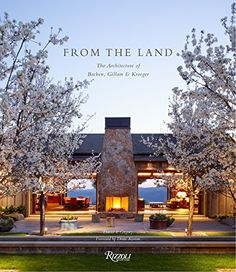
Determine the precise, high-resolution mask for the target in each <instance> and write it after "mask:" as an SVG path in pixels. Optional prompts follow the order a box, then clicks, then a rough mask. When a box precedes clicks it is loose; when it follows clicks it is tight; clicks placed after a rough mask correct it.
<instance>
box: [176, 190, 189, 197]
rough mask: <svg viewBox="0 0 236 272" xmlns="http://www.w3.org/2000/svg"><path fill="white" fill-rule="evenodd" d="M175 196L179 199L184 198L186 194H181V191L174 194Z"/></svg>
mask: <svg viewBox="0 0 236 272" xmlns="http://www.w3.org/2000/svg"><path fill="white" fill-rule="evenodd" d="M176 196H177V197H179V198H186V196H187V193H186V192H181V191H179V192H178V193H177V194H176Z"/></svg>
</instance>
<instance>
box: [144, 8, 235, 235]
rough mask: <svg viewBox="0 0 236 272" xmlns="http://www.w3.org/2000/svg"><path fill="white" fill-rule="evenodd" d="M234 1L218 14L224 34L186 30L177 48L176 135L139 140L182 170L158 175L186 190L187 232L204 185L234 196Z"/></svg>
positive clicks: (173, 107)
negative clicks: (181, 86)
mask: <svg viewBox="0 0 236 272" xmlns="http://www.w3.org/2000/svg"><path fill="white" fill-rule="evenodd" d="M235 14H236V6H235V3H234V4H233V5H232V15H231V18H230V21H229V22H228V20H227V17H225V18H223V19H222V20H221V22H222V25H223V27H224V31H225V37H226V39H227V43H226V45H219V44H218V40H217V38H216V37H215V36H214V34H206V35H205V34H204V31H201V33H200V37H199V38H198V37H197V32H196V30H195V29H193V30H192V34H191V37H190V36H187V41H186V44H185V48H184V50H182V52H181V53H180V54H179V56H180V57H181V58H182V60H183V62H184V67H183V66H180V67H178V71H179V74H180V76H181V77H182V79H183V80H184V81H185V82H186V90H182V89H179V88H177V87H176V88H174V89H173V99H172V101H171V104H170V112H169V115H170V117H171V122H169V124H168V127H169V129H170V130H171V132H172V133H173V136H174V138H175V140H173V138H172V139H169V140H163V139H162V140H161V141H160V142H158V143H155V142H153V140H151V139H149V140H148V139H147V140H144V143H145V144H147V145H149V146H152V147H153V148H154V150H155V153H156V154H159V153H160V152H161V153H164V154H165V156H166V157H167V160H168V162H169V163H170V164H172V165H173V166H174V167H175V168H176V169H177V170H178V171H179V172H181V175H179V174H177V175H173V176H172V177H168V176H165V175H163V179H164V180H165V181H166V182H167V183H168V184H172V185H173V184H177V185H178V184H181V186H184V188H185V189H186V190H187V191H188V193H189V198H190V208H189V220H188V227H187V234H188V235H191V234H192V221H193V211H194V195H195V194H197V193H198V192H199V191H200V190H203V189H209V190H217V191H219V192H224V193H225V194H227V195H228V196H230V197H231V198H232V199H233V200H234V201H235V177H236V169H235V158H236V145H235V120H236V119H235V116H236V84H235V83H236V27H235Z"/></svg>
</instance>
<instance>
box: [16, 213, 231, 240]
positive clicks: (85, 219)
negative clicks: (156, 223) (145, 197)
mask: <svg viewBox="0 0 236 272" xmlns="http://www.w3.org/2000/svg"><path fill="white" fill-rule="evenodd" d="M76 215H77V216H78V228H77V229H76V230H69V231H65V230H60V225H59V220H60V218H61V217H62V216H61V214H47V215H46V228H47V234H48V235H60V234H61V233H65V232H66V233H70V232H73V233H74V232H78V233H84V232H86V233H87V232H101V233H102V232H108V233H110V232H112V233H114V232H117V233H120V232H123V233H127V234H128V233H132V232H145V233H155V232H160V230H153V229H150V228H149V220H148V217H149V214H145V216H144V221H143V222H134V219H115V226H114V227H107V226H106V219H101V221H100V222H99V223H93V222H92V216H91V214H88V213H86V214H83V213H81V214H78V213H77V214H76ZM174 218H175V222H174V223H173V224H172V225H171V226H170V227H168V228H167V229H163V230H161V232H168V233H169V234H170V235H173V236H180V235H185V228H186V223H187V215H175V216H174ZM193 231H194V233H193V234H194V235H200V236H201V235H202V236H204V235H206V232H233V231H234V229H233V228H232V226H228V225H223V224H221V223H219V222H218V221H217V220H215V219H210V218H207V217H204V216H201V215H195V216H194V223H193ZM11 232H24V233H29V234H37V233H39V215H31V216H30V217H27V218H25V219H24V220H21V221H17V222H16V227H15V228H14V229H12V231H11Z"/></svg>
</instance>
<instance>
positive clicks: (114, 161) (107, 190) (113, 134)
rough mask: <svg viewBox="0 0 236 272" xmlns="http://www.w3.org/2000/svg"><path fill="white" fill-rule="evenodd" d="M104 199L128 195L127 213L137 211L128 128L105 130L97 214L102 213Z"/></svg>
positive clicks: (136, 185)
mask: <svg viewBox="0 0 236 272" xmlns="http://www.w3.org/2000/svg"><path fill="white" fill-rule="evenodd" d="M107 196H128V197H129V205H128V211H129V212H136V211H137V199H138V184H137V171H136V168H135V164H134V158H133V144H132V138H131V134H130V129H129V128H106V129H105V135H104V140H103V148H102V167H101V171H100V173H99V175H98V177H97V209H98V211H99V212H104V211H105V207H106V197H107Z"/></svg>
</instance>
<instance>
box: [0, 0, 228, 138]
mask: <svg viewBox="0 0 236 272" xmlns="http://www.w3.org/2000/svg"><path fill="white" fill-rule="evenodd" d="M232 3H233V1H232V0H224V1H223V0H195V1H189V0H180V1H170V0H169V1H164V0H128V1H125V0H114V1H110V0H74V1H72V0H67V1H66V0H50V1H46V0H40V1H32V0H31V1H30V0H21V1H17V0H0V16H1V17H2V15H3V13H4V11H6V12H8V13H9V15H10V17H11V18H14V19H17V20H22V21H24V22H26V21H30V20H34V19H37V18H39V17H41V18H43V19H44V20H45V22H44V24H43V26H42V27H41V34H40V37H39V38H38V39H39V41H40V42H42V43H43V41H46V39H47V37H48V35H49V34H50V31H51V26H53V27H54V29H55V31H56V29H57V28H59V27H61V28H62V29H63V34H64V35H68V36H69V37H70V39H69V42H68V43H67V44H65V45H63V46H59V47H57V48H55V47H51V48H50V49H49V59H48V63H49V65H50V67H51V70H50V76H51V77H52V78H53V79H54V81H58V80H62V81H63V80H64V78H65V77H73V78H74V79H78V80H84V79H87V80H92V79H94V80H93V81H92V82H91V84H90V87H89V88H88V89H87V90H86V92H87V93H88V94H89V101H88V102H87V104H86V105H84V107H83V109H82V113H83V114H84V115H87V114H93V113H95V116H94V117H93V118H92V119H91V120H90V122H89V126H88V128H87V129H86V132H90V133H103V132H104V117H113V116H114V117H115V116H116V117H117V116H119V117H122V116H123V117H131V131H132V132H133V133H142V132H143V133H150V132H153V133H159V132H167V128H166V126H165V124H164V121H168V117H167V116H168V103H169V101H168V99H169V97H170V96H171V89H172V88H173V87H175V86H180V87H181V86H182V87H184V85H183V82H182V80H181V78H180V77H179V75H178V72H177V70H176V69H177V67H178V66H179V65H181V64H182V63H181V59H180V58H179V57H177V56H176V53H177V52H179V51H181V49H183V47H184V43H185V37H186V35H187V34H190V32H191V29H192V28H193V27H195V28H196V29H197V30H198V31H199V32H200V30H202V29H204V30H205V31H206V32H212V33H214V34H216V35H217V36H218V38H219V40H220V41H222V40H224V35H223V28H222V26H221V23H220V19H221V18H223V17H224V16H229V15H230V7H231V4H232ZM72 48H74V49H76V50H77V52H79V51H80V49H83V48H84V49H85V48H86V49H88V52H91V49H94V50H97V49H98V50H99V53H100V54H99V56H90V55H88V56H80V55H79V56H73V57H72V56H70V54H69V53H70V52H71V49H72ZM107 48H112V49H115V48H117V49H127V50H128V55H130V56H123V57H121V56H114V55H112V56H108V55H107V51H106V49H107ZM155 48H156V49H158V50H160V49H163V51H164V49H166V48H170V49H171V50H172V51H173V54H172V55H171V56H156V57H155V56H150V54H149V56H145V54H146V53H147V51H148V49H150V51H149V53H150V52H152V53H153V52H154V50H155ZM64 49H68V51H67V52H69V53H68V54H67V56H64ZM138 49H140V55H144V56H138ZM82 53H83V54H85V53H86V50H83V51H82ZM123 53H124V51H123ZM99 63H100V64H102V65H104V66H107V65H109V64H111V65H125V64H127V65H131V66H133V68H102V67H100V68H99V67H98V64H99ZM137 67H138V68H137ZM96 72H97V73H99V74H100V76H93V75H91V74H89V73H96ZM133 72H134V73H140V74H144V75H143V76H144V77H140V76H135V74H133V76H132V73H133ZM108 73H109V74H108ZM128 73H129V74H128ZM101 74H104V76H103V75H102V76H101ZM118 74H119V75H118ZM120 74H123V76H122V75H120Z"/></svg>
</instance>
